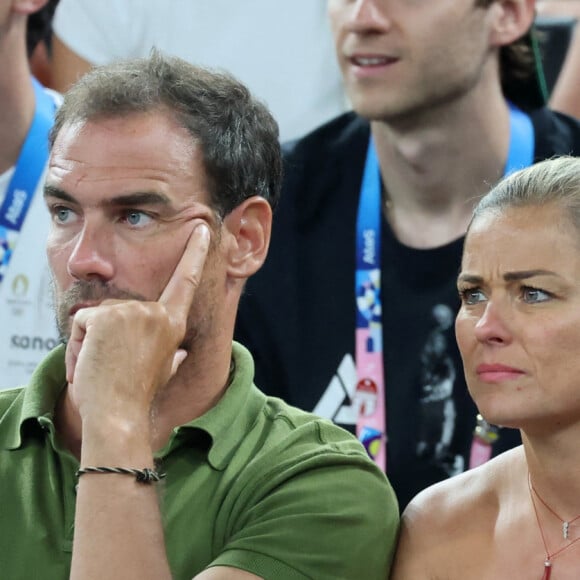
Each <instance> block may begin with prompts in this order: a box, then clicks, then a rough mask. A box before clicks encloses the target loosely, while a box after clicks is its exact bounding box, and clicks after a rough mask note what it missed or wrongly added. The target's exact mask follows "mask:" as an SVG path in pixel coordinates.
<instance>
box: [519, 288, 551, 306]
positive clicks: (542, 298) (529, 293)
mask: <svg viewBox="0 0 580 580" xmlns="http://www.w3.org/2000/svg"><path fill="white" fill-rule="evenodd" d="M522 296H523V299H524V302H528V303H531V304H533V303H535V302H546V300H550V298H551V297H552V296H551V294H550V293H549V292H546V291H544V290H540V289H539V288H532V287H530V286H524V287H523V288H522Z"/></svg>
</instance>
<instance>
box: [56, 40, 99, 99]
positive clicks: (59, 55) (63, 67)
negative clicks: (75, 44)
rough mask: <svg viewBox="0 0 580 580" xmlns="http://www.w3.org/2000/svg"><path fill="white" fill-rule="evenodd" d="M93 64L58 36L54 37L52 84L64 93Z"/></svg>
mask: <svg viewBox="0 0 580 580" xmlns="http://www.w3.org/2000/svg"><path fill="white" fill-rule="evenodd" d="M92 67H93V65H92V64H91V63H90V62H88V61H86V60H84V59H83V58H81V57H80V56H79V55H78V54H76V53H75V52H73V51H72V50H71V49H70V48H69V47H68V46H67V45H66V44H64V43H63V42H62V41H61V40H60V39H59V38H58V36H56V35H54V36H53V39H52V63H51V70H52V86H53V88H54V89H55V90H57V91H59V92H61V93H64V92H66V91H67V90H68V89H69V87H70V86H71V85H72V84H74V83H75V82H76V81H77V80H78V79H79V78H80V77H81V76H82V75H84V74H85V73H86V72H88V71H89V70H90V69H91V68H92Z"/></svg>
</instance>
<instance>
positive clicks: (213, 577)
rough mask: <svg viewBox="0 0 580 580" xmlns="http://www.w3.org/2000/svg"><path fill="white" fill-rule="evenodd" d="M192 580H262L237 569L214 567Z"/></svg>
mask: <svg viewBox="0 0 580 580" xmlns="http://www.w3.org/2000/svg"><path fill="white" fill-rule="evenodd" d="M194 580H262V579H261V578H259V577H258V576H256V575H255V574H251V573H250V572H246V571H245V570H238V569H237V568H229V567H228V566H215V567H213V568H208V569H207V570H204V571H203V572H201V574H198V575H197V576H196V577H195V578H194Z"/></svg>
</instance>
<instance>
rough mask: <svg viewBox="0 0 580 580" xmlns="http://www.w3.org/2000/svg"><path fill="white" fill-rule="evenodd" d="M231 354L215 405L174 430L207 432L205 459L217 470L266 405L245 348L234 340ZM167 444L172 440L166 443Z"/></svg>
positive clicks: (240, 441) (249, 356)
mask: <svg viewBox="0 0 580 580" xmlns="http://www.w3.org/2000/svg"><path fill="white" fill-rule="evenodd" d="M232 357H233V360H234V364H235V369H234V373H233V380H232V382H231V384H230V386H229V387H228V388H227V389H226V391H225V393H224V395H223V396H222V398H221V399H220V400H219V402H218V403H217V405H215V407H212V408H211V409H210V410H209V411H207V413H205V414H204V415H202V416H201V417H198V418H197V419H194V420H193V421H190V422H189V423H186V424H185V425H182V426H181V427H179V428H178V429H177V430H176V432H184V431H185V430H189V429H195V430H202V431H204V432H205V433H207V434H208V435H209V436H210V438H211V444H210V448H209V451H208V454H207V458H208V462H209V464H210V465H211V466H212V467H213V468H214V469H217V470H219V471H222V470H223V469H225V468H226V467H227V465H228V464H229V462H230V461H231V459H232V457H233V455H234V453H235V451H236V449H237V448H238V447H239V445H240V444H241V443H242V441H243V440H244V438H245V435H246V434H247V433H248V432H249V431H250V430H251V429H252V427H253V425H254V424H255V422H256V420H257V419H258V416H259V414H260V412H261V411H262V409H263V408H264V406H265V404H266V395H264V394H263V393H262V392H261V391H259V390H258V389H257V388H256V387H255V386H254V361H253V359H252V356H251V355H250V353H249V352H248V350H247V349H246V348H245V347H243V346H242V345H241V344H239V343H237V342H234V343H233V344H232ZM172 440H173V438H172ZM171 447H173V445H172V442H170V443H169V445H168V448H171Z"/></svg>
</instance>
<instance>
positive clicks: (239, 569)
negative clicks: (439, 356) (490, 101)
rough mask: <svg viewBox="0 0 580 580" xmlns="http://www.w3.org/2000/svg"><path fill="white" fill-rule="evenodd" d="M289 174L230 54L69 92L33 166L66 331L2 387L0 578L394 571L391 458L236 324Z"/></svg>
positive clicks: (270, 126)
mask: <svg viewBox="0 0 580 580" xmlns="http://www.w3.org/2000/svg"><path fill="white" fill-rule="evenodd" d="M280 175H281V160H280V148H279V145H278V133H277V127H276V123H275V122H274V120H273V119H272V117H271V116H270V114H269V113H268V112H267V110H266V109H265V108H264V107H263V106H262V105H261V104H259V103H257V102H256V101H255V100H254V99H253V98H252V97H251V96H250V95H249V93H248V92H247V90H246V89H245V88H244V87H243V86H242V85H241V84H239V83H238V82H237V81H235V80H233V79H232V78H230V77H228V76H226V75H221V74H215V73H211V72H208V71H204V70H203V69H199V68H196V67H193V66H191V65H188V64H186V63H184V62H183V61H180V60H178V59H173V58H164V57H162V56H161V55H159V54H158V53H153V54H152V55H151V57H150V58H148V59H143V60H134V61H125V62H121V63H118V64H114V65H109V66H107V67H104V68H102V69H96V70H95V71H93V72H92V73H89V75H87V76H86V77H84V78H83V79H82V80H81V81H80V82H79V83H78V84H77V85H76V86H75V87H74V88H73V89H72V90H71V91H70V92H69V93H68V94H67V95H66V97H65V101H64V104H63V106H62V107H61V109H60V111H59V113H58V115H57V118H56V122H55V127H54V129H53V133H52V137H51V158H50V162H49V169H48V176H47V180H46V185H45V200H46V204H47V207H48V210H49V212H50V215H51V231H50V236H49V240H48V247H47V248H48V257H49V261H50V265H51V270H52V274H53V286H54V301H55V311H56V315H57V321H58V325H59V329H60V332H61V335H62V337H63V345H62V346H60V347H58V348H57V349H56V350H54V351H53V352H51V353H50V354H49V356H48V357H47V358H46V359H45V360H44V362H43V363H42V364H41V365H40V366H39V368H38V369H37V371H36V372H35V374H34V376H33V378H32V380H31V381H30V384H29V385H28V386H26V387H25V388H24V389H14V390H11V391H4V392H1V393H0V500H1V501H0V554H1V562H2V577H3V578H10V579H13V578H36V577H41V576H42V577H43V578H47V579H49V580H51V579H61V578H62V579H65V578H72V579H82V580H91V579H97V578H98V579H102V578H107V579H117V578H119V579H120V578H123V580H126V579H132V578H139V579H144V578H145V579H146V578H154V579H155V580H160V579H164V578H167V579H170V578H173V579H184V580H185V579H190V578H196V579H199V580H221V579H228V580H237V579H239V580H244V579H247V580H251V579H255V578H265V579H276V580H285V579H289V580H290V579H306V578H314V579H317V580H320V579H322V580H324V579H328V580H335V579H352V580H355V579H356V580H358V579H361V578H364V579H365V580H373V579H377V580H379V579H380V580H384V579H385V578H386V577H387V576H388V572H389V568H390V563H391V557H392V553H393V548H394V542H395V538H396V533H397V528H398V509H397V504H396V500H395V498H394V495H393V492H392V490H391V488H390V486H389V484H388V482H387V480H386V478H385V476H384V475H383V474H382V473H381V472H380V471H379V469H378V468H376V467H375V465H374V464H373V462H371V461H370V460H369V459H368V457H367V455H366V452H365V451H364V449H363V448H362V447H361V446H360V445H359V443H358V442H357V441H356V439H355V438H353V437H351V436H350V435H349V434H347V433H346V432H345V431H342V430H341V429H339V428H338V427H336V426H334V425H332V424H331V423H329V422H326V421H324V420H321V419H318V418H316V417H314V416H312V415H308V414H306V413H303V412H301V411H298V410H297V409H294V408H292V407H289V406H288V405H286V404H284V403H283V402H282V401H280V400H278V399H272V398H268V397H266V396H265V395H263V394H262V393H261V392H260V391H259V390H258V389H257V388H256V387H255V386H254V385H253V375H254V368H253V362H252V358H251V356H250V354H249V353H248V351H246V350H245V349H244V348H243V347H242V346H241V345H239V344H235V343H232V334H233V325H234V319H235V316H236V310H237V305H238V301H239V297H240V294H241V292H242V289H243V286H244V282H245V280H246V279H247V277H248V276H250V275H252V274H253V273H254V272H255V271H256V270H257V269H258V268H259V267H260V266H261V265H262V263H263V261H264V259H265V257H266V253H267V248H268V243H269V239H270V227H271V216H272V209H273V208H274V207H275V205H276V201H277V197H278V194H279V187H280V183H279V182H280ZM259 323H260V321H259V320H257V321H256V324H259Z"/></svg>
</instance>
